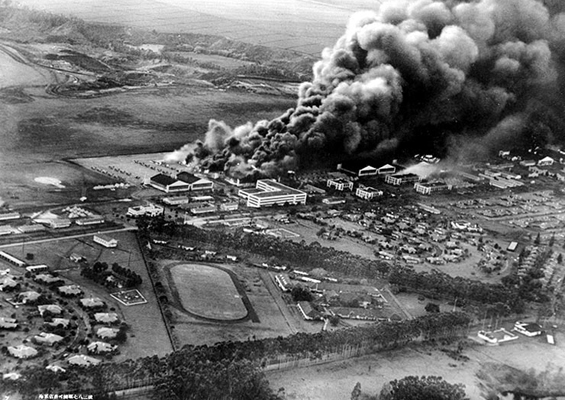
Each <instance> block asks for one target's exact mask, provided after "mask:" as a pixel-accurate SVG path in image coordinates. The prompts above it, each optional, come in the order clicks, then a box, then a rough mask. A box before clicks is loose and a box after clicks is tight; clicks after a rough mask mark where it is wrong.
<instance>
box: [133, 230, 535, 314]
mask: <svg viewBox="0 0 565 400" xmlns="http://www.w3.org/2000/svg"><path fill="white" fill-rule="evenodd" d="M141 227H142V228H143V227H145V228H146V231H145V233H142V234H145V235H147V237H149V235H150V232H152V231H154V232H156V233H158V234H163V235H168V236H175V237H177V238H179V239H181V240H184V241H187V240H188V241H191V242H196V243H198V244H199V245H202V246H206V245H211V246H214V247H215V248H218V249H225V250H226V251H231V252H233V251H241V249H246V251H248V252H249V253H253V254H260V255H262V256H265V257H269V258H270V257H272V258H276V259H277V260H278V261H279V262H283V263H288V264H290V265H292V266H294V267H296V268H299V269H301V270H306V271H308V270H312V269H315V268H323V269H325V270H326V271H328V272H330V273H333V274H334V275H336V276H355V277H358V278H367V279H378V278H386V279H388V280H389V282H390V283H392V284H395V285H397V286H398V287H400V288H401V290H407V291H412V292H417V293H422V294H425V295H427V296H429V297H432V298H438V299H439V298H446V299H449V300H454V299H456V298H457V299H458V302H459V305H464V304H465V302H467V303H477V304H497V303H502V304H503V305H506V306H507V309H508V312H515V313H521V312H522V311H523V309H524V305H525V304H524V301H523V300H522V299H521V296H520V293H521V291H520V290H519V288H518V287H515V286H514V285H512V284H508V285H493V284H487V283H483V282H480V281H477V280H471V279H466V278H462V277H452V276H450V275H447V274H445V273H442V272H439V271H433V272H416V271H414V269H413V268H410V267H405V266H400V265H391V264H389V263H386V262H384V261H374V260H369V259H366V258H363V257H360V256H356V255H352V254H350V253H348V252H344V251H339V250H336V249H333V248H330V247H323V246H320V245H319V244H317V243H316V242H313V243H311V244H306V243H304V242H301V243H297V242H292V241H281V240H278V239H276V238H271V237H269V236H266V235H253V234H245V233H243V232H242V231H237V232H235V233H233V234H232V233H229V232H224V231H221V230H203V229H199V228H196V227H193V226H189V225H185V226H178V225H175V224H173V223H168V222H164V221H162V222H159V221H152V222H151V223H146V224H145V225H141ZM176 252H177V250H175V249H159V250H156V251H154V252H153V254H150V255H151V256H153V257H156V258H161V257H162V258H167V257H171V256H174V255H176V254H173V253H176Z"/></svg>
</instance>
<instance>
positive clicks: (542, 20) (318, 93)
mask: <svg viewBox="0 0 565 400" xmlns="http://www.w3.org/2000/svg"><path fill="white" fill-rule="evenodd" d="M561 12H562V10H561V9H560V8H559V7H558V6H557V5H556V4H551V5H550V6H548V7H546V6H545V5H544V4H543V3H541V2H540V1H537V0H478V1H457V0H451V1H450V0H445V1H443V2H440V1H433V0H412V1H398V0H389V1H383V2H382V4H380V5H378V4H377V5H376V9H375V10H374V11H367V12H361V13H358V14H355V15H354V16H353V17H352V18H351V20H350V22H349V24H348V26H347V28H346V31H345V34H344V35H343V36H342V37H341V38H340V39H339V40H338V41H337V42H336V44H335V45H334V46H333V47H332V48H326V49H325V50H324V51H323V53H322V57H321V60H319V61H318V62H316V63H315V65H314V66H313V75H314V76H313V79H312V81H311V82H307V83H303V84H302V85H301V87H300V90H299V98H298V101H297V105H296V108H295V109H291V110H288V111H287V112H286V113H285V114H283V115H281V116H280V117H279V118H277V119H274V120H272V121H260V122H258V123H256V124H255V125H252V124H251V123H248V124H247V125H244V126H241V127H238V128H235V129H231V128H230V127H228V126H227V125H226V124H224V123H222V122H218V121H210V125H209V129H208V132H207V133H206V138H205V140H204V142H203V143H198V144H197V147H196V149H195V150H194V151H193V152H192V153H191V154H190V155H189V158H194V159H196V160H197V161H198V162H200V163H201V164H202V165H203V166H205V167H208V168H210V169H213V170H227V171H229V172H231V173H232V174H233V175H236V176H238V177H242V176H246V175H249V174H260V175H266V176H273V175H276V174H278V173H280V172H283V171H284V170H286V169H294V168H298V167H303V166H305V165H308V164H312V163H315V162H323V161H333V160H342V159H348V158H349V159H352V158H374V157H378V156H379V155H390V154H391V152H394V151H399V150H416V151H418V149H420V148H425V149H428V150H429V149H430V147H431V148H434V149H435V150H436V151H438V152H442V151H443V153H447V152H448V149H447V146H448V144H449V143H454V142H456V143H458V144H459V145H461V142H462V140H461V138H465V140H466V139H467V138H471V143H475V144H473V145H472V146H470V147H471V148H470V149H469V151H467V153H472V152H473V146H475V147H477V148H480V149H481V151H484V149H487V150H488V149H489V148H491V147H494V146H498V145H501V144H502V143H508V142H509V141H511V140H509V139H513V138H517V137H521V136H522V135H523V131H524V130H527V129H528V128H527V125H528V123H529V121H530V117H529V114H531V113H536V112H537V113H538V117H539V110H540V109H546V108H547V109H550V110H553V111H550V112H549V113H548V114H549V115H550V116H552V118H553V128H555V119H556V118H557V120H558V122H562V120H559V118H560V117H559V115H560V114H561V113H562V111H563V110H562V108H561V109H560V110H559V109H557V110H556V107H562V106H563V102H562V100H561V101H557V102H556V101H555V99H556V98H558V96H557V94H556V93H557V90H559V84H560V75H562V74H563V67H562V66H563V59H564V58H565V52H564V51H563V48H564V47H565V14H563V13H561ZM552 91H553V94H552V93H551V92H552ZM543 112H545V111H543ZM556 116H557V117H556ZM542 120H543V118H541V119H540V118H537V122H536V123H538V124H539V123H544V122H543V121H542ZM540 121H542V122H540ZM548 125H551V123H549V124H548ZM550 129H552V128H550ZM533 135H534V136H535V133H534V134H533ZM552 135H554V136H555V135H556V132H552ZM477 138H480V139H477ZM479 143H480V144H479ZM432 146H433V147H432ZM442 155H445V154H442ZM466 156H471V157H472V156H473V154H466Z"/></svg>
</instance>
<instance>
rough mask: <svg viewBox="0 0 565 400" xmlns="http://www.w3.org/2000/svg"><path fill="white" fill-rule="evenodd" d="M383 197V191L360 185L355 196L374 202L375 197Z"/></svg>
mask: <svg viewBox="0 0 565 400" xmlns="http://www.w3.org/2000/svg"><path fill="white" fill-rule="evenodd" d="M382 195H383V191H382V190H377V189H375V188H373V187H370V186H363V185H360V186H359V187H358V188H357V189H356V190H355V196H357V197H360V198H362V199H364V200H373V199H374V198H375V197H379V196H382Z"/></svg>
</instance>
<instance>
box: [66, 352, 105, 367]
mask: <svg viewBox="0 0 565 400" xmlns="http://www.w3.org/2000/svg"><path fill="white" fill-rule="evenodd" d="M67 362H68V363H69V364H71V365H77V366H79V367H88V366H90V365H98V364H100V363H101V362H102V361H101V360H99V359H97V358H94V357H89V356H85V355H84V354H78V355H76V356H72V357H69V358H68V359H67Z"/></svg>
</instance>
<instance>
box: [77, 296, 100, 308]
mask: <svg viewBox="0 0 565 400" xmlns="http://www.w3.org/2000/svg"><path fill="white" fill-rule="evenodd" d="M80 305H81V306H82V307H83V308H100V307H104V306H105V305H106V303H104V302H103V301H102V300H101V299H100V298H98V297H87V298H84V299H80Z"/></svg>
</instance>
